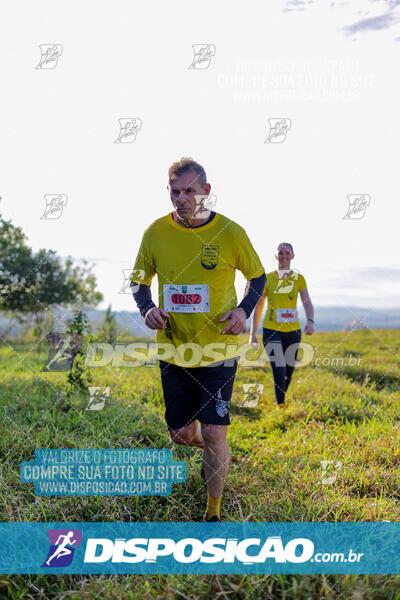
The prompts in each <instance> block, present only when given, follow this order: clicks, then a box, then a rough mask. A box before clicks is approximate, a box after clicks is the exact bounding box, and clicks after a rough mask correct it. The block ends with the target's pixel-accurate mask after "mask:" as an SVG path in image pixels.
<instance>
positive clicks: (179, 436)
mask: <svg viewBox="0 0 400 600" xmlns="http://www.w3.org/2000/svg"><path fill="white" fill-rule="evenodd" d="M169 433H170V435H171V440H172V441H173V442H174V443H175V444H182V445H183V446H187V445H189V444H190V443H191V442H192V441H193V434H192V432H191V431H190V430H189V429H187V428H186V427H182V428H181V429H170V430H169Z"/></svg>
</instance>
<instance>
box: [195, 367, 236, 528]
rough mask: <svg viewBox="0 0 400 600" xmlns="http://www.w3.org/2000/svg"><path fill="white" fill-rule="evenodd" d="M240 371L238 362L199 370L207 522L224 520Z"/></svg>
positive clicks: (205, 518) (205, 516) (205, 515)
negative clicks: (229, 434) (222, 509)
mask: <svg viewBox="0 0 400 600" xmlns="http://www.w3.org/2000/svg"><path fill="white" fill-rule="evenodd" d="M236 370H237V361H235V364H234V365H233V366H225V365H221V366H218V367H212V368H211V367H210V368H208V367H204V371H202V372H200V371H199V375H200V379H199V381H200V382H201V387H202V398H201V417H200V421H201V433H202V436H203V440H204V444H205V449H204V459H203V469H204V479H205V481H206V483H207V491H208V499H207V508H206V512H205V514H204V517H203V518H204V520H206V521H213V520H216V521H220V506H221V500H222V492H223V489H224V484H225V479H226V475H227V473H228V468H229V448H228V442H227V439H226V436H227V430H228V425H229V424H230V418H229V412H230V401H231V396H232V390H233V384H234V381H235V375H236Z"/></svg>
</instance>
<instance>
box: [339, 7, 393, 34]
mask: <svg viewBox="0 0 400 600" xmlns="http://www.w3.org/2000/svg"><path fill="white" fill-rule="evenodd" d="M399 21H400V19H399V17H398V16H397V15H394V14H393V9H391V10H390V11H388V12H386V13H385V14H383V15H378V16H377V17H370V18H369V19H362V20H361V21H357V22H356V23H353V25H347V26H346V27H342V29H341V31H343V32H344V33H345V34H347V35H353V34H354V33H358V32H360V31H379V30H381V29H387V28H389V27H391V26H392V25H395V24H396V23H398V22H399Z"/></svg>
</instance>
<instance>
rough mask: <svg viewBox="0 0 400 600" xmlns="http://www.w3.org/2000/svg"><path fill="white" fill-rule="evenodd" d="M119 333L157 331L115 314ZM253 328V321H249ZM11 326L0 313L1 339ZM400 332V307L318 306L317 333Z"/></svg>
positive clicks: (63, 323)
mask: <svg viewBox="0 0 400 600" xmlns="http://www.w3.org/2000/svg"><path fill="white" fill-rule="evenodd" d="M86 314H87V316H88V318H89V320H90V322H91V323H92V324H93V325H94V328H95V329H96V327H97V326H99V325H100V323H101V321H102V320H103V318H104V314H105V310H98V309H90V310H87V311H86ZM299 314H300V322H301V326H302V328H303V327H304V325H305V322H306V316H305V313H304V309H303V307H302V306H299ZM55 315H56V317H57V321H56V323H57V327H56V328H54V331H57V332H62V331H65V329H66V327H67V321H68V319H70V318H71V317H72V311H67V310H64V309H59V310H58V311H55ZM115 315H116V320H117V323H118V326H119V331H120V333H121V332H123V331H125V332H126V333H127V334H128V335H129V336H134V337H152V336H154V334H155V332H154V331H153V330H152V329H149V328H148V327H146V326H145V324H144V320H143V317H142V316H141V315H140V314H139V312H133V311H115ZM263 318H264V315H263V316H262V318H261V321H260V325H259V327H258V332H259V333H260V332H261V329H262V322H263ZM247 326H248V327H250V319H248V320H247ZM9 327H10V322H9V320H7V319H5V318H4V316H3V315H2V313H1V312H0V336H2V335H3V333H4V332H5V331H6V330H8V329H9ZM362 327H367V328H369V329H400V309H398V308H389V309H382V308H359V307H356V306H348V307H347V306H320V307H315V329H316V331H343V330H344V329H345V328H347V329H359V328H362ZM21 332H22V327H21V326H20V325H18V324H17V323H14V324H13V326H12V328H11V329H10V333H9V336H10V337H16V336H18V335H20V334H21Z"/></svg>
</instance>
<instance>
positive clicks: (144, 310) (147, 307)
mask: <svg viewBox="0 0 400 600" xmlns="http://www.w3.org/2000/svg"><path fill="white" fill-rule="evenodd" d="M155 306H156V305H155V304H154V302H153V301H152V300H149V302H147V303H146V304H145V305H144V306H143V307H142V308H141V309H140V314H141V315H142V317H145V316H146V313H147V311H148V310H150V309H151V308H154V307H155Z"/></svg>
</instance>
